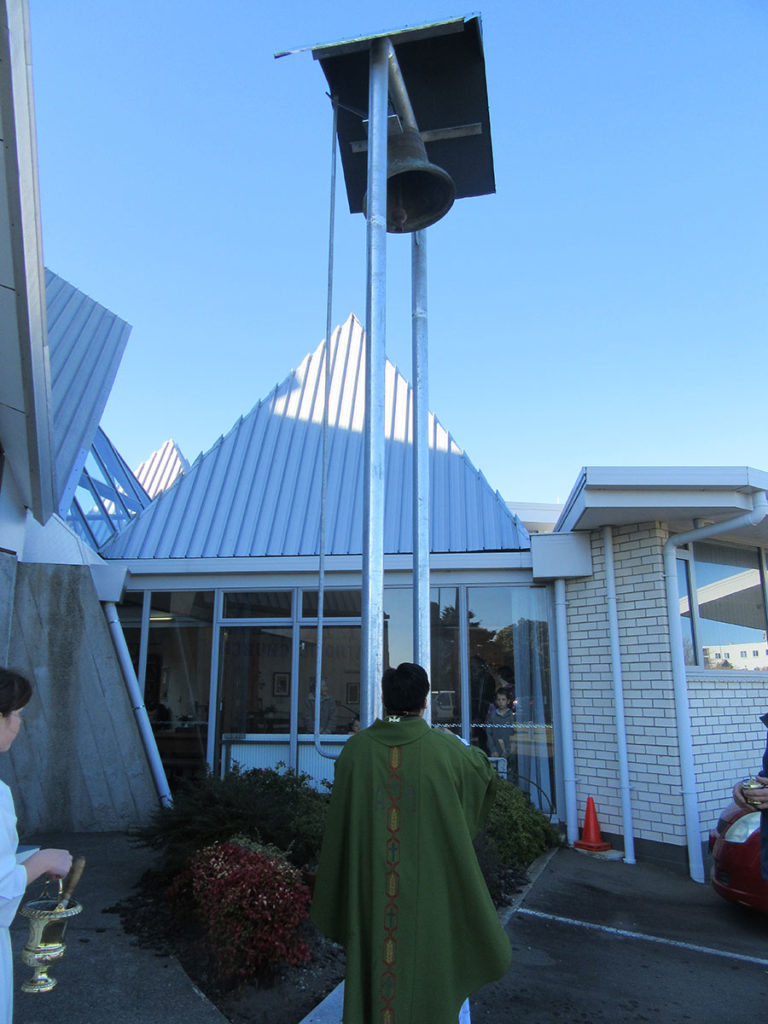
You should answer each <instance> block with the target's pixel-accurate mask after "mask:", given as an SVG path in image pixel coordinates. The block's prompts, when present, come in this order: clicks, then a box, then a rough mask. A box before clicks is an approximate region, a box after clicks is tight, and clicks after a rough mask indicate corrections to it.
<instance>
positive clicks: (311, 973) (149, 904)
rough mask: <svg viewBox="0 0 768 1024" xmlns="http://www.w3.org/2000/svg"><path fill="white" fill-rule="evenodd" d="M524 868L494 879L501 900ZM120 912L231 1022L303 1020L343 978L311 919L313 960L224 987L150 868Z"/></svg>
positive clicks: (336, 953) (129, 927)
mask: <svg viewBox="0 0 768 1024" xmlns="http://www.w3.org/2000/svg"><path fill="white" fill-rule="evenodd" d="M525 881H526V879H525V875H524V873H521V872H515V871H509V870H508V871H505V872H503V874H502V875H501V876H497V877H495V878H494V885H492V886H491V888H492V889H494V890H495V891H493V892H492V895H493V896H494V900H495V902H496V903H497V904H498V905H504V904H506V903H509V902H511V900H512V898H513V896H514V894H515V893H516V892H517V891H519V889H520V888H521V887H522V885H523V884H524V883H525ZM108 912H109V913H116V914H119V915H120V918H121V922H122V925H123V928H124V930H125V931H126V932H127V933H128V934H129V935H133V936H134V937H135V939H136V941H137V942H138V943H139V945H141V946H143V947H145V948H147V949H151V950H153V951H154V952H155V954H156V955H157V956H174V957H176V959H177V960H178V961H179V962H180V963H181V965H182V967H183V968H184V970H185V971H186V973H187V974H188V975H189V977H190V978H191V980H192V981H193V982H194V984H195V985H197V987H198V988H199V989H200V990H201V991H202V992H204V993H205V995H206V996H207V997H208V999H210V1000H211V1002H212V1003H213V1004H214V1005H215V1006H217V1007H218V1009H219V1010H220V1011H221V1013H222V1014H223V1015H224V1016H225V1017H226V1018H227V1019H228V1020H229V1021H231V1024H299V1022H300V1021H302V1020H303V1019H304V1017H306V1016H307V1014H309V1012H310V1011H311V1010H312V1009H313V1008H314V1007H315V1006H317V1004H318V1003H320V1002H321V1001H322V1000H323V999H324V998H325V997H326V996H327V995H328V994H329V993H330V992H331V991H332V990H333V989H334V988H335V987H336V986H337V985H338V984H339V982H340V981H342V980H343V978H344V950H343V949H342V948H341V947H340V946H337V945H336V944H335V943H333V942H329V941H328V940H327V939H325V938H324V937H323V936H322V935H321V934H320V933H319V932H318V931H317V929H316V928H315V927H314V925H313V924H312V922H311V921H309V920H307V921H305V922H304V925H303V928H304V939H305V941H306V943H307V945H308V947H309V951H310V959H309V960H308V961H307V962H306V963H304V964H301V965H299V966H295V967H294V966H290V965H287V964H284V965H281V966H279V967H278V968H276V969H275V971H274V972H273V974H272V976H271V977H270V978H269V979H267V980H266V981H262V982H253V983H246V984H243V985H240V986H239V987H237V988H226V987H224V986H222V985H221V983H220V982H219V980H218V979H217V977H216V974H215V972H214V970H213V966H212V963H211V959H210V956H209V954H208V952H207V949H206V946H205V942H204V936H203V933H202V931H201V929H200V928H199V927H198V926H197V925H196V924H195V922H194V920H193V919H192V917H191V916H190V917H183V916H179V914H178V912H177V913H174V910H173V908H172V907H171V904H170V903H169V902H168V901H167V899H166V898H165V883H163V882H162V881H161V877H160V875H159V874H158V873H156V872H152V871H149V872H147V873H146V874H145V875H144V876H143V878H142V879H141V881H140V883H139V886H138V889H137V891H136V892H135V894H134V895H132V896H131V899H130V901H126V902H124V903H118V904H117V905H116V906H114V907H111V908H109V911H108Z"/></svg>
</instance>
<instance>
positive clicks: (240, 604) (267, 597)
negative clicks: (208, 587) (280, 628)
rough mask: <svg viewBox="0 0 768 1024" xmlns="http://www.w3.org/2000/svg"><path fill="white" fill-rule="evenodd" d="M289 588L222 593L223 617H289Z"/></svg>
mask: <svg viewBox="0 0 768 1024" xmlns="http://www.w3.org/2000/svg"><path fill="white" fill-rule="evenodd" d="M291 596H292V595H291V591H290V590H233V591H230V592H229V593H226V594H225V595H224V611H223V616H224V618H225V619H289V618H290V617H291Z"/></svg>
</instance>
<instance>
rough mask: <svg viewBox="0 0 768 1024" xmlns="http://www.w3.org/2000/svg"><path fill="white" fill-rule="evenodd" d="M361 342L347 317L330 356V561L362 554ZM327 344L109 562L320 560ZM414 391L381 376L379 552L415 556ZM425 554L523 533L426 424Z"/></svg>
mask: <svg viewBox="0 0 768 1024" xmlns="http://www.w3.org/2000/svg"><path fill="white" fill-rule="evenodd" d="M364 346H365V334H364V331H363V329H362V327H361V325H360V323H359V321H358V320H357V319H356V318H355V317H354V316H350V318H349V319H348V320H347V321H346V323H345V324H344V325H343V326H342V327H338V328H336V330H335V332H334V334H333V336H332V338H331V345H330V353H331V384H330V402H329V409H330V416H329V432H328V470H327V504H326V524H327V525H326V538H327V540H326V553H327V554H330V555H350V554H355V555H357V554H360V553H361V552H362V509H363V479H362V477H363V420H364V406H365V387H364V354H365V348H364ZM325 348H326V346H325V342H323V343H321V344H320V345H319V346H318V348H317V349H316V350H315V352H314V353H312V354H311V355H308V356H307V357H306V358H305V359H304V361H303V362H302V364H301V365H300V366H299V368H298V369H297V370H295V371H293V372H292V373H291V374H290V375H289V376H288V377H287V378H286V379H285V380H284V381H283V383H282V384H280V385H278V386H277V387H276V388H275V389H274V391H273V392H272V393H271V394H270V395H269V396H268V397H267V398H265V399H264V400H263V401H261V402H259V404H258V405H257V406H255V408H254V409H252V410H251V412H250V413H249V414H248V415H247V416H245V417H244V418H241V419H240V420H238V422H237V423H236V424H235V425H234V427H233V428H232V430H230V432H229V433H228V434H227V435H226V436H225V437H222V438H220V439H219V440H218V441H217V442H216V444H215V445H214V446H213V447H212V448H211V449H210V451H208V452H207V453H205V454H204V455H201V456H199V458H198V459H197V460H196V461H195V463H194V464H193V466H192V468H191V469H190V471H189V472H188V473H186V474H184V475H183V476H181V477H179V478H178V479H177V480H176V482H175V483H174V485H173V486H172V487H171V488H170V489H169V490H168V491H165V492H164V493H162V494H160V495H159V496H158V497H157V498H156V499H155V500H154V501H153V502H152V504H151V505H150V506H149V507H148V508H147V509H145V510H144V511H143V512H141V513H140V514H139V515H138V516H136V517H135V518H134V519H133V521H132V522H131V523H130V524H129V525H128V526H127V527H125V529H123V530H122V531H121V533H120V534H118V536H117V537H115V538H114V539H113V540H111V541H109V542H108V543H107V544H106V545H105V546H104V548H102V554H103V555H104V557H106V558H131V559H140V558H217V557H220V558H226V557H233V556H235V557H236V556H240V557H254V556H268V555H317V554H318V546H319V524H320V487H321V461H322V460H321V454H322V420H323V416H324V405H325V382H324V374H323V372H322V368H323V364H324V356H325ZM412 412H413V405H412V392H411V388H410V386H409V384H408V382H407V381H406V380H405V379H404V378H403V376H402V375H401V374H400V373H399V372H398V371H397V369H396V368H395V367H394V366H393V365H392V364H391V363H389V362H387V366H386V480H387V484H386V493H387V498H386V508H385V527H384V529H385V536H384V550H385V552H386V553H387V554H401V553H409V552H411V551H412V536H411V533H412V530H411V517H412V471H411V466H412V444H411V426H412ZM429 434H430V481H431V486H430V509H431V511H430V523H431V531H430V532H431V543H430V548H431V550H432V551H433V552H466V551H519V550H524V549H527V548H528V547H529V541H528V534H527V531H526V530H525V528H524V527H523V525H522V524H521V523H520V521H519V520H518V519H517V517H516V516H514V515H513V514H512V513H511V512H510V511H509V509H508V508H507V507H506V505H505V504H504V501H503V499H502V497H501V495H500V494H498V492H494V491H493V490H492V489H491V488H490V486H489V485H488V483H487V481H486V480H485V478H484V477H483V475H482V473H479V472H478V471H477V470H476V469H475V468H474V466H473V465H472V463H471V462H470V461H469V459H468V458H467V456H466V455H465V453H464V452H463V451H462V449H461V448H460V447H459V446H458V445H457V444H456V442H455V441H454V440H453V439H452V438H451V436H450V434H448V432H447V431H446V430H445V429H444V428H443V427H442V426H441V425H440V423H439V422H438V421H437V420H436V419H435V418H434V416H431V415H430V420H429Z"/></svg>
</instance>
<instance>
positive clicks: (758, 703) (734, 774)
mask: <svg viewBox="0 0 768 1024" xmlns="http://www.w3.org/2000/svg"><path fill="white" fill-rule="evenodd" d="M766 683H768V680H766V679H765V678H764V677H763V673H762V672H761V673H750V675H749V676H748V677H747V676H746V675H742V674H741V673H739V674H738V675H736V674H735V673H731V672H727V673H718V674H717V675H716V676H715V675H714V674H710V675H709V677H708V678H707V676H705V675H704V674H701V675H698V674H695V675H692V674H691V673H690V672H689V676H688V699H689V701H690V707H691V729H692V733H693V748H694V758H695V761H696V781H697V792H698V795H699V817H700V821H701V826H702V838H704V837H705V836H706V835H707V833H708V832H709V829H711V828H712V827H713V826H714V825H715V824H716V822H717V819H718V818H719V817H720V813H721V811H722V810H723V808H724V807H725V806H726V804H727V803H728V801H729V799H730V796H731V790H732V788H733V784H734V782H735V781H736V780H737V779H742V778H745V777H746V776H747V775H749V774H750V773H755V772H757V771H758V770H759V769H760V766H761V764H762V756H763V750H764V748H765V726H764V725H763V724H762V723H761V722H760V715H763V714H765V712H766V711H768V686H767V685H766Z"/></svg>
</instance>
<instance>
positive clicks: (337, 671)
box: [299, 626, 360, 735]
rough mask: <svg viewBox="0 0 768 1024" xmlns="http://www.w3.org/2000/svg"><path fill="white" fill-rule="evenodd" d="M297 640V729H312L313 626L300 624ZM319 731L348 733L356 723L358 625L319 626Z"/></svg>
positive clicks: (309, 731)
mask: <svg viewBox="0 0 768 1024" xmlns="http://www.w3.org/2000/svg"><path fill="white" fill-rule="evenodd" d="M300 637H301V640H300V643H299V732H300V733H308V734H310V735H311V734H314V731H315V669H316V667H317V629H316V628H315V627H314V626H302V628H301V634H300ZM321 680H322V681H321V699H320V732H322V733H349V732H353V731H356V730H355V728H354V725H355V723H357V726H358V727H359V724H360V627H359V626H324V627H323V673H322V677H321Z"/></svg>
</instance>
